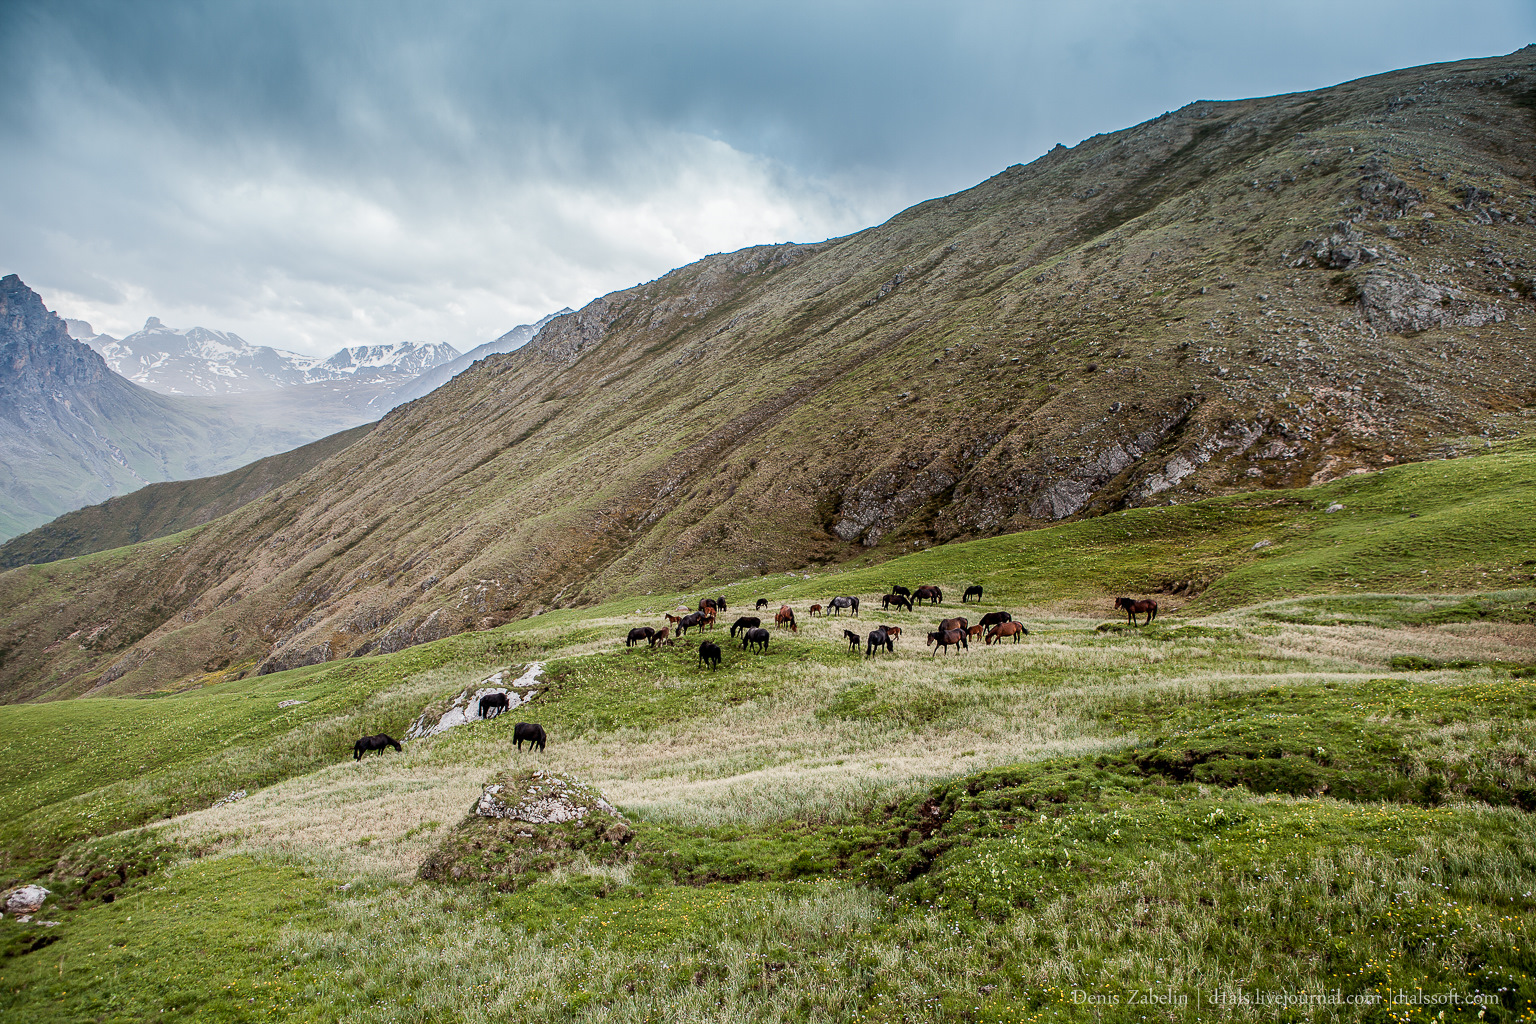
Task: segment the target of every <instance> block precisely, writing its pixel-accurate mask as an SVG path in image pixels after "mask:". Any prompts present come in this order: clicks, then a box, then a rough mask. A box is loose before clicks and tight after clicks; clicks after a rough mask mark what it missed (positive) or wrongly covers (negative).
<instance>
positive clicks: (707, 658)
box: [699, 640, 720, 672]
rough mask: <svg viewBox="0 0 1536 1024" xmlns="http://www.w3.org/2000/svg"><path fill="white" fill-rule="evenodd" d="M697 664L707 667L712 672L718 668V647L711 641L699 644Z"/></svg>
mask: <svg viewBox="0 0 1536 1024" xmlns="http://www.w3.org/2000/svg"><path fill="white" fill-rule="evenodd" d="M699 664H700V665H708V666H709V670H710V671H711V672H713V671H714V670H715V669H717V668H719V667H720V645H719V644H717V643H715V642H714V641H713V640H705V641H704V642H703V643H701V644H699Z"/></svg>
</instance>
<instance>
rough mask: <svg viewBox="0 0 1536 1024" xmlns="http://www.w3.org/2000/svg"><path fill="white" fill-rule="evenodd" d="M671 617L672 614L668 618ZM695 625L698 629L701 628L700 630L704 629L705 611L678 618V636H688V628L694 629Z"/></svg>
mask: <svg viewBox="0 0 1536 1024" xmlns="http://www.w3.org/2000/svg"><path fill="white" fill-rule="evenodd" d="M671 617H672V616H670V615H668V616H667V618H669V619H670V618H671ZM694 627H698V629H700V630H703V629H704V613H703V612H694V613H692V614H691V615H684V616H683V617H682V618H680V619H678V620H677V635H678V636H687V635H688V630H690V629H693V628H694Z"/></svg>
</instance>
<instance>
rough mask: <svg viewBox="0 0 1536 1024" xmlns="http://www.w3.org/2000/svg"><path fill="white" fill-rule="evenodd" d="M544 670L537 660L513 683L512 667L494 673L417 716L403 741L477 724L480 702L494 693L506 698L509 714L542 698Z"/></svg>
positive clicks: (505, 712)
mask: <svg viewBox="0 0 1536 1024" xmlns="http://www.w3.org/2000/svg"><path fill="white" fill-rule="evenodd" d="M543 670H544V665H543V663H541V662H537V661H535V662H533V663H532V664H530V665H529V666H528V667H527V668H526V669H524V670H523V674H522V675H520V676H518V677H517V678H516V679H514V680H512V681H511V682H507V681H506V680H507V677H508V676H510V675H511V674H512V670H511V669H510V668H506V669H502V670H500V671H498V672H492V673H491V674H490V675H489V676H486V677H485V678H484V679H482V680H480V682H479V683H477V684H475V685H474V686H471V687H469V688H468V689H466V690H465V691H464V692H463V693H460V694H459V695H458V696H456V697H450V698H449V699H448V700H447V701H446V702H444V703H442V704H435V705H433V706H431V707H429V708H427V709H426V710H424V711H423V712H422V713H421V714H420V715H418V716H417V718H416V721H414V722H412V723H411V726H410V728H408V729H406V730H405V736H404V737H403V738H404V739H407V740H420V739H426V738H427V737H428V736H436V735H437V734H438V733H440V732H446V731H447V730H449V729H453V728H456V727H457V726H461V725H468V724H469V723H471V722H477V721H479V720H480V699H481V698H482V697H489V696H490V695H491V694H493V693H500V694H505V695H506V698H507V710H506V711H503V712H502V714H507V713H509V712H511V711H512V710H513V709H514V708H518V707H521V706H522V705H524V704H526V703H528V702H529V701H531V700H533V698H535V697H537V696H538V695H539V688H540V687H541V686H542V685H543V684H542V683H541V682H540V681H539V673H540V672H542V671H543Z"/></svg>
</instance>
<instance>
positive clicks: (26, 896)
mask: <svg viewBox="0 0 1536 1024" xmlns="http://www.w3.org/2000/svg"><path fill="white" fill-rule="evenodd" d="M49 893H50V890H48V889H44V888H43V887H42V886H40V885H20V886H17V887H16V888H14V889H7V890H6V891H5V892H4V893H3V894H0V895H3V896H4V898H5V913H7V914H12V915H14V916H15V918H16V920H18V921H30V920H32V915H33V914H35V913H37V912H38V911H39V910H42V909H43V901H44V900H46V899H47V898H48V896H49Z"/></svg>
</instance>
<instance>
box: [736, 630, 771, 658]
mask: <svg viewBox="0 0 1536 1024" xmlns="http://www.w3.org/2000/svg"><path fill="white" fill-rule="evenodd" d="M768 637H769V633H768V631H767V630H766V629H762V628H758V629H749V630H747V635H746V637H745V638H744V639H743V640H742V641H741V649H742V650H744V651H745V650H750V649H751V648H753V647H759V648H761V649H762V652H763V653H764V654H767V653H768Z"/></svg>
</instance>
